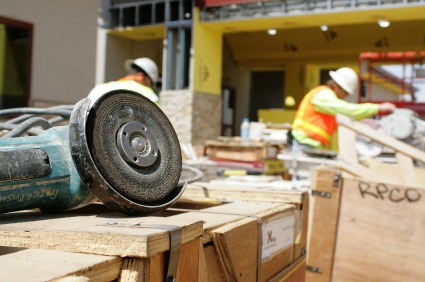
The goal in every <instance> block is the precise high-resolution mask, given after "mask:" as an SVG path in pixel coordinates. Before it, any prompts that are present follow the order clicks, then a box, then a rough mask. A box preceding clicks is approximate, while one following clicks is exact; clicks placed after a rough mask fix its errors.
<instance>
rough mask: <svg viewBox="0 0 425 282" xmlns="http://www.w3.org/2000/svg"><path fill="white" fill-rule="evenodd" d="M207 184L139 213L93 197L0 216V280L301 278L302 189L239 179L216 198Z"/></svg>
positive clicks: (304, 208)
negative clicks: (59, 207)
mask: <svg viewBox="0 0 425 282" xmlns="http://www.w3.org/2000/svg"><path fill="white" fill-rule="evenodd" d="M214 185H215V186H219V187H222V186H223V184H211V186H210V187H209V188H205V187H204V184H203V183H201V182H200V183H193V184H190V185H188V188H187V189H186V191H185V193H184V194H183V196H182V197H181V199H180V200H179V201H178V202H177V203H176V204H175V205H174V206H173V207H171V208H169V209H167V210H165V211H163V212H161V213H158V214H156V215H154V216H148V217H128V216H124V215H121V214H118V213H116V212H112V211H110V210H109V209H107V208H106V207H105V206H103V205H102V204H92V205H90V206H87V207H85V208H81V209H78V210H74V211H68V212H63V213H59V214H45V213H41V212H39V211H37V210H26V211H20V212H13V213H7V214H1V215H0V220H1V222H2V224H1V225H0V246H3V247H0V278H2V280H3V281H102V282H103V281H168V280H170V279H172V278H175V279H176V281H211V282H212V281H285V282H287V281H288V282H289V281H304V280H305V275H306V270H305V264H306V257H305V246H306V230H307V227H306V226H307V219H308V214H307V211H308V195H307V192H306V191H297V190H296V189H291V190H288V189H282V191H279V189H277V188H276V187H272V188H270V191H269V192H267V189H264V188H263V189H259V188H252V187H249V186H248V185H247V187H246V188H242V187H238V188H237V189H233V195H229V194H227V195H226V192H225V193H224V194H222V195H221V196H220V195H219V194H220V192H219V190H220V188H219V189H215V188H214ZM200 187H202V188H200ZM225 188H226V189H224V190H223V189H221V190H223V191H227V192H231V191H232V189H231V187H225ZM199 189H201V190H202V191H203V192H202V195H200V194H199V191H198V190H199ZM207 190H209V192H210V193H209V194H210V196H206V194H205V193H206V191H207ZM236 190H237V193H236V194H235V191H236ZM259 190H261V193H260V191H259ZM273 191H274V192H273ZM186 193H187V194H186ZM207 194H208V192H207ZM261 194H263V196H260V195H261ZM211 195H215V197H211ZM5 247H8V248H7V249H5ZM2 249H3V250H9V251H3V254H2Z"/></svg>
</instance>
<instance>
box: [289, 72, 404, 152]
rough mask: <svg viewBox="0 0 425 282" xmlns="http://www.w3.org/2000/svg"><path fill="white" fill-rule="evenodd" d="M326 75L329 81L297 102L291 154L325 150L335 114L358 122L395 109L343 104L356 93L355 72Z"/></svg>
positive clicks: (377, 105) (375, 105) (364, 104)
mask: <svg viewBox="0 0 425 282" xmlns="http://www.w3.org/2000/svg"><path fill="white" fill-rule="evenodd" d="M329 75H330V77H331V79H330V80H329V81H328V82H327V83H326V85H320V86H317V87H315V88H313V89H312V90H310V91H309V92H308V93H307V95H305V96H304V98H303V100H302V101H301V104H300V106H299V108H298V110H297V113H296V114H295V119H294V122H293V124H292V130H291V134H292V144H291V145H292V151H295V152H298V151H302V150H303V149H306V148H313V149H323V148H327V147H328V146H329V142H330V140H331V137H332V135H333V133H334V132H335V131H336V129H337V123H336V118H335V116H336V114H344V115H347V116H349V117H353V118H355V119H356V120H360V119H363V118H367V117H370V116H373V115H375V114H378V113H380V112H382V113H390V112H392V111H394V110H395V109H396V106H395V105H394V104H393V103H389V102H385V103H381V104H375V103H362V104H355V103H349V102H347V101H344V99H345V98H347V97H349V95H354V94H355V93H356V90H357V88H358V84H359V79H358V76H357V74H356V72H355V71H354V70H352V69H350V68H347V67H343V68H340V69H338V70H336V71H330V72H329Z"/></svg>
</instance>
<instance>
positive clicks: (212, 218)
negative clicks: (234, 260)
mask: <svg viewBox="0 0 425 282" xmlns="http://www.w3.org/2000/svg"><path fill="white" fill-rule="evenodd" d="M280 205H281V204H279V203H267V202H237V203H228V204H224V205H218V206H215V207H210V208H205V209H201V210H199V211H190V210H180V211H182V213H180V214H177V215H174V216H173V218H187V219H194V218H196V219H198V220H202V221H203V222H204V232H203V234H202V240H203V242H204V243H208V242H209V241H211V234H210V232H211V231H212V230H214V229H216V228H219V227H220V226H222V225H225V224H229V223H231V222H234V221H238V220H241V219H243V218H245V217H247V216H249V215H250V214H252V215H255V214H256V213H259V212H263V211H265V210H269V209H272V208H275V207H278V206H280ZM170 210H171V211H173V210H175V211H179V210H178V209H172V208H171V209H170Z"/></svg>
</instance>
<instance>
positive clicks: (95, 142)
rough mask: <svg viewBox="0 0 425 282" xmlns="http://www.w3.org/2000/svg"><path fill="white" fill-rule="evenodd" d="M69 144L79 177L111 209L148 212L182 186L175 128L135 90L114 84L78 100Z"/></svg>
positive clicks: (173, 197) (166, 202) (176, 195)
mask: <svg viewBox="0 0 425 282" xmlns="http://www.w3.org/2000/svg"><path fill="white" fill-rule="evenodd" d="M91 96H93V97H95V98H93V97H91ZM70 146H71V154H72V157H73V160H74V163H75V165H76V167H77V170H78V172H79V174H80V176H81V178H82V180H83V181H84V182H85V183H86V184H87V186H88V187H89V189H90V190H91V191H92V192H93V194H94V195H95V196H96V197H98V198H99V199H100V200H101V201H102V202H103V203H104V204H105V205H107V206H109V207H111V208H112V209H115V210H118V211H120V212H123V213H125V214H152V213H155V212H158V211H161V210H163V209H165V208H167V207H168V206H170V205H171V204H172V203H173V202H174V201H175V200H177V199H178V198H179V196H180V195H181V193H182V192H183V189H184V187H178V186H177V185H178V181H179V179H180V176H181V170H182V157H181V152H180V145H179V141H178V138H177V135H176V133H175V131H174V128H173V127H172V125H171V123H170V121H169V120H168V118H167V117H166V116H165V114H164V113H163V112H162V111H161V109H160V108H159V107H158V106H157V105H155V104H154V103H153V102H151V101H150V100H149V99H147V98H145V97H144V96H142V95H140V94H138V93H135V92H132V91H130V90H125V89H117V90H114V91H109V92H107V93H102V95H97V96H96V95H89V98H86V99H83V100H81V101H80V102H79V103H77V104H76V106H75V107H74V111H73V113H72V116H71V119H70Z"/></svg>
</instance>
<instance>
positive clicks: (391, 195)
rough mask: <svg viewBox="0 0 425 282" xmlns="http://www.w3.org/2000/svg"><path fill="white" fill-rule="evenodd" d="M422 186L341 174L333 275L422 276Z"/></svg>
mask: <svg viewBox="0 0 425 282" xmlns="http://www.w3.org/2000/svg"><path fill="white" fill-rule="evenodd" d="M424 238H425V189H423V188H412V187H409V186H403V185H397V184H396V185H394V184H388V183H382V182H373V181H365V180H362V179H351V178H346V179H344V185H343V190H342V198H341V207H340V214H339V224H338V232H337V240H336V249H335V262H334V270H333V280H332V281H345V282H349V281H421V280H423V278H424V277H425V268H424V267H423V262H424V261H425V244H424V241H423V240H424Z"/></svg>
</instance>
